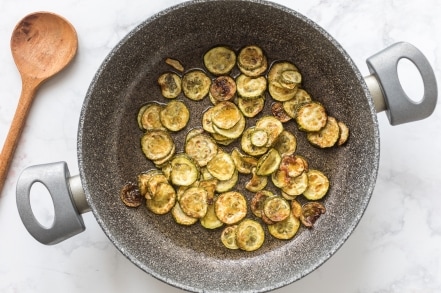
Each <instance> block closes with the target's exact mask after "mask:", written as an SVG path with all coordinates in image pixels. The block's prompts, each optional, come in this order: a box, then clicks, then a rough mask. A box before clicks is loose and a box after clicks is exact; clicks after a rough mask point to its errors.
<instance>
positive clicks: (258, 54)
mask: <svg viewBox="0 0 441 293" xmlns="http://www.w3.org/2000/svg"><path fill="white" fill-rule="evenodd" d="M237 66H238V67H239V69H240V71H242V73H244V74H246V75H248V76H259V75H261V74H262V73H264V72H265V70H266V69H267V68H268V60H267V58H266V56H265V54H264V52H263V51H262V49H261V48H260V47H258V46H255V45H251V46H246V47H244V48H242V49H241V50H240V52H239V54H238V56H237Z"/></svg>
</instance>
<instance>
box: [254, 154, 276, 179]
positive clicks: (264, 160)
mask: <svg viewBox="0 0 441 293" xmlns="http://www.w3.org/2000/svg"><path fill="white" fill-rule="evenodd" d="M281 160H282V159H281V157H280V154H279V152H278V151H277V150H275V149H273V148H271V149H269V150H268V152H267V153H266V154H265V155H263V156H262V157H260V158H259V160H258V161H257V166H256V174H257V175H259V176H267V175H270V174H271V173H273V172H274V171H276V170H277V169H278V168H279V165H280V162H281Z"/></svg>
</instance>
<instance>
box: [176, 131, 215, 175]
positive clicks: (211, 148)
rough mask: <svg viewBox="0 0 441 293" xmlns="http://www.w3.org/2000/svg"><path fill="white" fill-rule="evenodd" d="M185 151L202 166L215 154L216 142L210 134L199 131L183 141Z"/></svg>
mask: <svg viewBox="0 0 441 293" xmlns="http://www.w3.org/2000/svg"><path fill="white" fill-rule="evenodd" d="M184 148H185V152H186V153H187V154H188V155H189V156H190V157H192V158H193V159H194V160H196V162H197V163H198V164H199V166H200V167H204V166H206V165H207V164H208V162H209V161H210V160H211V159H213V158H214V156H215V155H216V154H217V150H218V147H217V144H216V142H215V141H214V140H213V138H211V137H210V136H208V135H206V134H204V133H201V134H196V135H195V136H191V137H190V138H189V139H188V140H187V141H186V143H185V147H184Z"/></svg>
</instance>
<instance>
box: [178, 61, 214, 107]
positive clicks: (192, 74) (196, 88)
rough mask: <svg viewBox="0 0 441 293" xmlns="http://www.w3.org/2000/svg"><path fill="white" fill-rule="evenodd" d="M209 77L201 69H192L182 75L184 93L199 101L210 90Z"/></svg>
mask: <svg viewBox="0 0 441 293" xmlns="http://www.w3.org/2000/svg"><path fill="white" fill-rule="evenodd" d="M210 85H211V79H210V78H209V77H208V76H207V75H206V74H205V72H203V71H202V70H197V69H196V70H192V71H189V72H187V73H186V74H184V76H183V77H182V90H183V92H184V95H185V96H186V97H187V98H189V99H190V100H193V101H200V100H202V99H203V98H205V96H206V95H208V92H209V91H210Z"/></svg>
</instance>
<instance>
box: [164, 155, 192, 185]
mask: <svg viewBox="0 0 441 293" xmlns="http://www.w3.org/2000/svg"><path fill="white" fill-rule="evenodd" d="M170 165H171V171H170V181H171V182H172V183H173V184H174V185H177V186H190V185H191V184H193V183H194V182H195V181H196V180H198V178H199V165H198V164H197V163H196V162H195V161H194V160H193V159H192V158H191V157H190V156H188V155H187V154H178V155H176V156H174V157H173V158H172V159H171V161H170Z"/></svg>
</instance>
